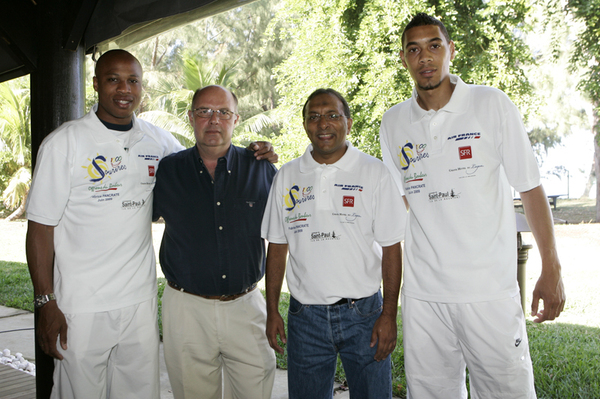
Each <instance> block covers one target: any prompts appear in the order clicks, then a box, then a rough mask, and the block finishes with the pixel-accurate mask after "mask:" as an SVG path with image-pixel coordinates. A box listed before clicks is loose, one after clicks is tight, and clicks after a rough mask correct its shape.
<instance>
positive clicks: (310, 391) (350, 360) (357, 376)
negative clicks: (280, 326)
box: [287, 292, 392, 399]
mask: <svg viewBox="0 0 600 399" xmlns="http://www.w3.org/2000/svg"><path fill="white" fill-rule="evenodd" d="M382 307H383V300H382V297H381V292H377V293H376V294H374V295H373V296H370V297H368V298H363V299H361V300H359V301H355V302H350V301H348V302H346V303H344V304H342V305H303V304H301V303H300V302H298V301H297V300H296V299H294V298H293V297H291V298H290V307H289V312H288V340H287V352H288V393H289V397H290V399H331V398H332V397H333V379H334V376H335V368H336V363H337V355H338V353H339V354H340V357H341V359H342V364H343V366H344V370H345V372H346V379H347V381H348V387H349V389H350V398H357V399H368V398H374V399H375V398H376V399H384V398H391V397H392V372H391V358H390V356H388V357H387V358H386V359H385V360H382V361H380V362H377V361H375V358H374V356H375V352H376V350H377V346H375V347H374V348H371V347H370V342H371V333H372V332H373V325H374V324H375V321H376V320H377V318H378V317H379V315H380V314H381V310H382Z"/></svg>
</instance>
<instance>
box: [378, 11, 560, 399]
mask: <svg viewBox="0 0 600 399" xmlns="http://www.w3.org/2000/svg"><path fill="white" fill-rule="evenodd" d="M402 44H403V51H402V52H401V53H400V56H401V58H402V61H403V64H404V66H405V67H406V68H407V69H408V71H409V72H410V75H411V77H412V78H413V80H414V82H415V88H414V90H413V96H412V98H410V99H409V100H407V101H405V102H403V103H401V104H397V105H395V106H394V107H392V108H391V109H390V110H389V111H387V112H386V114H385V115H384V116H383V120H382V123H381V148H382V154H383V159H384V163H385V164H386V165H387V166H388V167H389V168H390V170H391V172H392V174H393V175H394V178H395V179H396V181H397V183H398V185H399V186H400V187H401V189H403V191H404V194H405V200H406V201H407V202H408V205H409V206H410V210H409V216H408V226H407V227H408V228H407V232H406V241H405V272H404V286H403V288H402V301H401V302H402V322H403V332H404V335H403V336H404V359H405V369H406V378H407V385H408V397H409V398H427V399H429V398H439V399H442V398H444V399H445V398H466V397H467V391H466V386H465V369H466V368H468V370H469V380H470V389H471V396H472V397H481V398H513V399H516V398H528V399H529V398H535V389H534V385H533V372H532V366H531V359H530V356H529V349H528V343H527V333H526V331H525V320H524V315H523V312H522V310H521V306H520V296H519V290H518V286H517V279H516V275H517V242H516V237H517V234H516V226H515V213H514V208H513V201H512V195H511V188H510V186H511V185H512V186H513V187H514V188H515V189H516V190H517V191H519V192H520V193H521V198H522V199H523V206H524V209H525V212H526V215H527V218H528V220H529V224H530V226H531V229H532V232H533V234H534V236H535V239H536V241H537V243H538V246H539V248H540V253H541V255H542V274H541V276H540V279H539V280H538V282H537V284H536V287H535V290H534V292H533V304H532V315H534V316H535V317H536V319H535V320H534V321H537V322H543V321H544V320H553V319H554V318H555V317H557V316H558V315H559V314H560V312H561V311H562V309H563V306H564V301H565V295H564V291H563V283H562V280H561V273H560V263H559V260H558V257H557V255H556V247H555V243H554V235H553V226H552V216H551V213H550V209H549V206H548V201H547V200H546V196H545V194H544V190H543V188H542V186H541V185H540V179H539V172H538V167H537V164H536V161H535V158H534V155H533V152H532V150H531V145H530V144H529V140H528V138H527V133H526V132H525V129H524V127H523V123H522V122H521V117H520V115H519V112H518V110H517V108H516V107H515V105H514V104H513V103H512V102H511V101H510V100H509V99H508V97H507V96H506V95H505V94H504V93H502V92H501V91H499V90H497V89H494V88H491V87H485V86H474V85H467V84H465V83H464V82H463V81H462V80H461V79H460V78H459V77H458V76H455V75H450V72H449V65H450V61H451V60H452V59H453V58H454V43H453V42H452V41H451V40H450V37H449V35H448V32H447V31H446V28H445V27H444V25H443V24H442V23H441V22H440V21H439V20H437V19H435V18H432V17H430V16H428V15H426V14H423V13H420V14H417V15H416V16H415V17H414V18H413V20H412V21H411V22H410V23H409V24H408V25H407V27H406V29H405V30H404V33H403V35H402ZM398 206H400V204H398ZM540 299H543V301H544V309H543V310H539V311H538V303H539V300H540Z"/></svg>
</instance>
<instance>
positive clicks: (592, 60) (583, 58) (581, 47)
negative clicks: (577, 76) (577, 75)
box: [566, 0, 600, 107]
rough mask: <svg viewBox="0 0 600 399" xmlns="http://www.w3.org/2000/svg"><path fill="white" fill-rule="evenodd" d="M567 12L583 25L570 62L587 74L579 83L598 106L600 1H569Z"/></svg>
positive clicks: (599, 82)
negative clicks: (584, 70)
mask: <svg viewBox="0 0 600 399" xmlns="http://www.w3.org/2000/svg"><path fill="white" fill-rule="evenodd" d="M566 9H567V11H568V12H569V13H570V14H572V15H573V16H574V17H575V18H577V19H578V20H579V21H580V22H582V23H583V24H584V29H583V30H582V32H580V33H579V35H578V37H577V40H576V41H575V43H574V51H573V53H572V56H571V62H572V63H573V65H574V66H576V67H583V68H585V69H586V70H587V72H586V73H585V74H584V76H583V77H582V79H581V81H580V82H579V88H580V89H581V90H583V91H584V92H585V93H586V94H587V95H588V96H589V98H590V99H592V101H593V102H594V104H595V106H596V107H598V106H600V102H599V99H600V41H599V40H598V38H599V37H600V0H569V1H568V2H567V7H566Z"/></svg>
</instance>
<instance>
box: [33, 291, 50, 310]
mask: <svg viewBox="0 0 600 399" xmlns="http://www.w3.org/2000/svg"><path fill="white" fill-rule="evenodd" d="M55 299H56V297H55V296H54V294H50V295H36V296H35V298H34V299H33V307H34V308H41V307H42V306H44V305H45V304H46V303H48V302H49V301H53V300H55Z"/></svg>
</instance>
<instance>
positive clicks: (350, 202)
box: [343, 195, 354, 208]
mask: <svg viewBox="0 0 600 399" xmlns="http://www.w3.org/2000/svg"><path fill="white" fill-rule="evenodd" d="M343 206H346V207H351V208H353V207H354V197H351V196H348V195H344V199H343Z"/></svg>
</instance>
